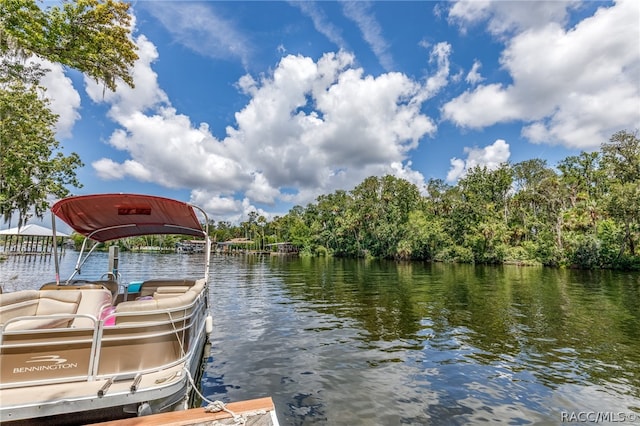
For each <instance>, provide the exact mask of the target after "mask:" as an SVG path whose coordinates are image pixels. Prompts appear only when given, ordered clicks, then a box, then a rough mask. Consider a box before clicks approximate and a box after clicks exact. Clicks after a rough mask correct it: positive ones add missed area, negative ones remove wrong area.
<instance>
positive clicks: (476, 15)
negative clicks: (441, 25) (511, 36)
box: [448, 0, 580, 37]
mask: <svg viewBox="0 0 640 426" xmlns="http://www.w3.org/2000/svg"><path fill="white" fill-rule="evenodd" d="M579 3H580V0H563V1H554V0H551V1H530V0H525V1H517V0H514V1H491V0H473V1H468V0H462V1H456V2H454V3H453V6H452V7H451V8H450V9H449V14H448V19H449V22H451V23H454V24H457V25H459V26H460V29H461V30H462V31H463V32H466V31H467V28H468V27H469V26H471V25H475V24H478V23H480V22H484V21H488V25H487V29H488V30H489V32H490V33H492V34H493V35H496V36H499V37H502V36H505V35H506V34H507V33H512V32H522V31H525V30H530V29H534V28H539V27H541V26H545V25H547V24H548V23H551V22H556V23H560V24H563V23H565V21H566V20H567V15H568V14H567V9H569V8H574V7H577V6H578V5H579Z"/></svg>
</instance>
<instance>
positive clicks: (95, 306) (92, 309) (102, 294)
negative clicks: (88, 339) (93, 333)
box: [71, 288, 112, 328]
mask: <svg viewBox="0 0 640 426" xmlns="http://www.w3.org/2000/svg"><path fill="white" fill-rule="evenodd" d="M111 298H112V294H111V291H109V290H107V289H106V288H102V289H95V290H83V291H82V298H81V299H80V303H79V304H78V309H77V311H76V314H87V315H91V316H92V317H94V318H95V319H96V320H99V319H100V316H101V314H102V311H103V310H104V309H106V308H108V307H109V306H111ZM95 325H96V322H95V321H94V320H92V319H91V318H87V317H80V316H78V317H76V318H75V319H74V320H73V322H72V323H71V327H76V328H81V327H89V328H93V327H95Z"/></svg>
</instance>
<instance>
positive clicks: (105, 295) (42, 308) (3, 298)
mask: <svg viewBox="0 0 640 426" xmlns="http://www.w3.org/2000/svg"><path fill="white" fill-rule="evenodd" d="M110 305H111V292H110V291H109V290H107V289H105V288H103V287H99V288H95V289H86V290H77V289H67V291H59V290H40V291H38V290H21V291H16V292H12V293H5V294H0V324H5V323H7V322H8V321H9V320H11V319H13V318H17V317H33V318H25V319H21V320H18V321H14V322H12V323H10V324H8V325H7V326H6V327H5V330H7V331H14V330H28V329H43V328H44V329H46V328H57V327H69V326H71V327H91V328H93V327H94V326H95V323H96V320H98V319H99V318H100V313H101V312H102V310H103V309H104V308H105V307H107V306H110ZM75 314H86V315H90V316H91V317H76V316H74V315H75ZM45 315H60V316H59V317H58V318H53V317H50V318H38V317H39V316H40V317H41V316H45Z"/></svg>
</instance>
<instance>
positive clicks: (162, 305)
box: [116, 279, 205, 324]
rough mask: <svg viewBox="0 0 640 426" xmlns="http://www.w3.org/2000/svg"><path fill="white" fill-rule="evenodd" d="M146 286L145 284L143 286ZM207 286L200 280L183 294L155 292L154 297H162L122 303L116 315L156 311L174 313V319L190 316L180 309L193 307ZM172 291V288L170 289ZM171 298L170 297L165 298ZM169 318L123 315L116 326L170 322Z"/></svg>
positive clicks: (118, 317)
mask: <svg viewBox="0 0 640 426" xmlns="http://www.w3.org/2000/svg"><path fill="white" fill-rule="evenodd" d="M143 285H144V284H143ZM204 285H205V280H204V279H200V280H197V281H195V284H194V285H193V286H192V287H189V289H188V290H187V291H185V292H183V293H161V292H162V291H164V290H161V291H160V292H154V295H156V296H160V295H161V296H160V297H152V298H150V299H147V298H145V299H144V300H135V301H130V302H122V303H119V304H118V305H117V306H116V313H132V312H149V311H156V310H166V311H174V310H175V312H173V313H171V318H172V319H174V320H175V319H177V318H181V317H182V316H184V315H186V314H188V312H187V311H186V310H185V311H182V312H180V311H179V309H180V308H181V307H183V306H184V307H187V306H189V305H191V304H192V303H193V302H194V301H195V300H196V298H197V297H198V296H199V295H200V293H201V292H202V291H203V288H204ZM166 287H174V289H175V288H177V287H184V286H166ZM168 290H170V288H169V289H168ZM165 296H169V297H165ZM168 319H169V316H168V315H166V314H158V315H156V316H154V317H150V316H149V315H145V314H141V315H126V316H125V315H122V316H117V317H116V324H122V323H134V322H143V321H148V320H168Z"/></svg>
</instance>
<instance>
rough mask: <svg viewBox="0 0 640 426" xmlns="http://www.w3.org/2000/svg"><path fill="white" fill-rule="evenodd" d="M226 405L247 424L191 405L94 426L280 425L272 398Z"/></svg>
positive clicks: (227, 415)
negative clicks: (187, 408) (179, 409)
mask: <svg viewBox="0 0 640 426" xmlns="http://www.w3.org/2000/svg"><path fill="white" fill-rule="evenodd" d="M225 408H226V409H227V410H229V411H231V412H232V413H233V414H235V415H236V416H242V417H243V418H244V420H245V423H238V422H237V421H236V420H234V418H233V415H232V414H231V413H229V412H227V411H218V412H208V411H207V410H206V409H205V408H204V407H201V408H191V409H189V410H184V411H172V412H169V413H161V414H152V415H150V416H142V417H132V418H129V419H122V420H114V421H109V422H103V423H94V424H93V425H92V426H204V425H212V424H216V425H236V424H244V425H246V426H278V419H277V417H276V414H275V406H274V404H273V400H272V399H271V398H270V397H266V398H259V399H251V400H247V401H239V402H230V403H229V404H226V405H225Z"/></svg>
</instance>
